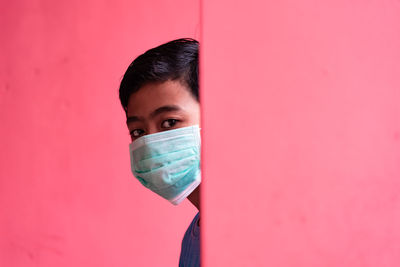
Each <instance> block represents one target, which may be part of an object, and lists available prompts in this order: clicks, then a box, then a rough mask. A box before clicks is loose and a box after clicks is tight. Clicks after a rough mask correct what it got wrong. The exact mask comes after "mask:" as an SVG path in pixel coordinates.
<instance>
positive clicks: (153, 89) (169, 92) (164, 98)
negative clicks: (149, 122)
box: [127, 80, 198, 116]
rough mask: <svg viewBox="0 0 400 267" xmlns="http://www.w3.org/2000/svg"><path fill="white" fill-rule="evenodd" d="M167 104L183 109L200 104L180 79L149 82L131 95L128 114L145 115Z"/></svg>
mask: <svg viewBox="0 0 400 267" xmlns="http://www.w3.org/2000/svg"><path fill="white" fill-rule="evenodd" d="M165 105H178V106H180V107H181V108H182V109H188V108H190V107H191V106H193V105H198V102H197V100H196V99H195V98H194V97H193V95H192V93H191V92H190V91H189V89H188V88H187V87H186V86H185V85H183V84H182V83H181V82H179V81H171V80H169V81H165V82H160V83H148V84H146V85H144V86H143V87H141V88H140V89H139V90H138V91H136V92H135V93H133V94H131V95H130V97H129V101H128V110H127V115H128V116H129V115H138V114H137V113H142V114H139V115H145V113H149V112H152V111H154V110H155V109H157V108H159V107H161V106H165Z"/></svg>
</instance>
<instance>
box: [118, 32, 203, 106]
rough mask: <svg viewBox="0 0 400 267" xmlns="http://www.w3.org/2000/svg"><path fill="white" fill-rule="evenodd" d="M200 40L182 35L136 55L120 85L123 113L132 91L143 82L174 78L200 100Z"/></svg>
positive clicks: (135, 90) (136, 89)
mask: <svg viewBox="0 0 400 267" xmlns="http://www.w3.org/2000/svg"><path fill="white" fill-rule="evenodd" d="M198 76H199V42H198V41H196V40H194V39H190V38H183V39H177V40H173V41H170V42H168V43H165V44H162V45H160V46H157V47H155V48H152V49H150V50H148V51H146V52H145V53H144V54H142V55H140V56H138V57H137V58H136V59H135V60H134V61H133V62H132V63H131V64H130V65H129V67H128V69H127V70H126V72H125V74H124V77H123V78H122V81H121V85H120V87H119V99H120V101H121V104H122V107H123V108H124V110H125V112H126V111H127V107H128V100H129V97H130V95H131V94H132V93H135V92H137V91H138V90H139V89H140V88H141V87H143V86H144V85H145V84H148V83H152V82H165V81H168V80H177V81H180V82H182V83H183V84H184V85H185V86H187V87H188V89H189V90H190V92H191V93H192V94H193V96H194V97H195V98H196V100H197V101H199V82H198Z"/></svg>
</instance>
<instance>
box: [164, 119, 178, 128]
mask: <svg viewBox="0 0 400 267" xmlns="http://www.w3.org/2000/svg"><path fill="white" fill-rule="evenodd" d="M177 122H178V120H175V119H168V120H165V121H163V122H162V124H161V127H162V128H171V127H174V126H175V124H176V123H177Z"/></svg>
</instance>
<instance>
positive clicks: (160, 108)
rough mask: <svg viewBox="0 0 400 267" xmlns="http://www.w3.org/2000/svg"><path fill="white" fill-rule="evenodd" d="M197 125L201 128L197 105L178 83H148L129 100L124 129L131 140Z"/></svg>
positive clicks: (198, 106) (186, 89)
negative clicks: (125, 128) (127, 130)
mask: <svg viewBox="0 0 400 267" xmlns="http://www.w3.org/2000/svg"><path fill="white" fill-rule="evenodd" d="M196 124H198V125H200V104H199V102H197V100H196V99H195V98H194V96H193V95H192V94H191V92H190V91H189V89H188V88H187V87H186V86H184V85H183V84H181V82H179V81H171V80H169V81H166V82H162V83H149V84H146V85H144V86H143V87H142V88H140V89H139V90H138V91H137V92H135V93H133V94H132V95H131V96H130V97H129V101H128V110H127V126H128V129H129V132H130V135H131V139H132V141H134V140H136V139H137V138H139V137H141V136H143V135H147V134H153V133H157V132H161V131H167V130H171V129H176V128H181V127H186V126H191V125H196Z"/></svg>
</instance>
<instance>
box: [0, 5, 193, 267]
mask: <svg viewBox="0 0 400 267" xmlns="http://www.w3.org/2000/svg"><path fill="white" fill-rule="evenodd" d="M198 6H199V3H198V1H197V0H196V1H187V0H178V1H173V2H170V1H164V0H152V1H132V0H129V1H128V0H126V1H124V0H114V1H105V0H100V1H99V0H96V1H94V0H90V1H76V0H68V1H64V0H62V1H50V0H40V1H27V0H26V1H25V0H18V1H1V3H0V10H1V16H0V29H1V30H0V31H1V42H0V62H1V64H0V129H1V131H0V136H1V138H0V266H2V267H29V266H40V267H55V266H57V267H64V266H69V267H70V266H77V267H80V266H85V267H89V266H93V267H94V266H95V267H99V266H176V265H177V264H178V257H179V252H180V245H181V240H182V237H183V234H184V232H185V230H186V227H187V226H188V224H189V223H190V221H191V220H192V218H193V216H194V214H195V212H196V211H195V209H194V208H193V207H192V206H191V205H190V204H188V203H184V204H183V205H182V206H179V207H173V206H172V205H171V204H169V203H168V202H167V201H165V200H163V199H161V198H157V196H155V195H154V194H153V193H151V192H150V191H148V190H146V189H144V188H142V186H141V185H140V183H139V182H138V181H136V180H135V179H134V178H133V176H132V175H131V173H130V162H129V150H128V144H129V142H130V138H129V135H128V130H127V128H126V126H125V117H124V113H123V110H122V108H121V106H120V103H119V100H118V86H119V82H120V80H121V78H122V76H123V74H124V72H125V70H126V68H127V67H128V65H129V63H130V62H131V61H132V60H133V59H134V57H136V56H138V55H139V54H140V53H143V52H144V51H145V50H147V49H149V48H151V47H154V46H156V45H159V44H161V43H164V42H166V41H170V40H172V39H175V38H178V37H179V38H180V37H198V34H199V9H198Z"/></svg>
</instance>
